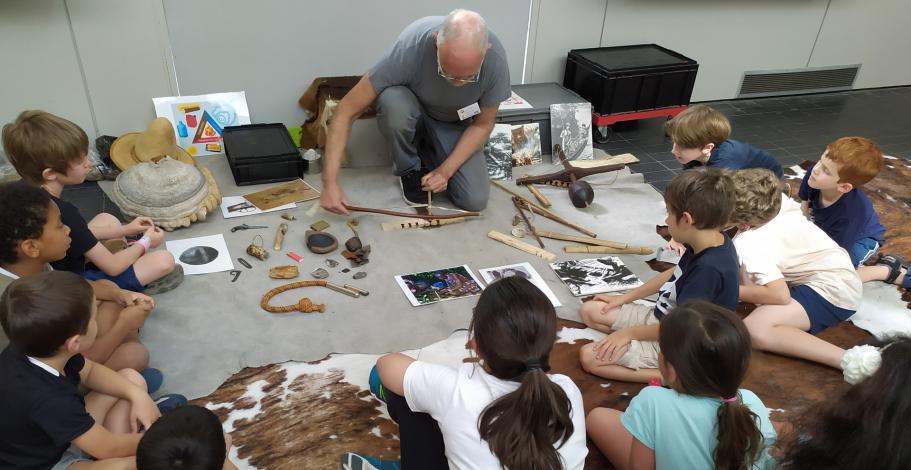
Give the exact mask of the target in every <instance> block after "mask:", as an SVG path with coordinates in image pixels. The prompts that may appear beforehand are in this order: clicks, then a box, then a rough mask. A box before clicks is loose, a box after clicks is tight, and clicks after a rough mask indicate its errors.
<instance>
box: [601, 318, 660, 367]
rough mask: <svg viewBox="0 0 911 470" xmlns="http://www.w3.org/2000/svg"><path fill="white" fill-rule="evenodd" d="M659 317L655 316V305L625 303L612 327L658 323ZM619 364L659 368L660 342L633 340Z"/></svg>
mask: <svg viewBox="0 0 911 470" xmlns="http://www.w3.org/2000/svg"><path fill="white" fill-rule="evenodd" d="M657 324H658V317H656V316H655V307H649V306H647V305H639V304H635V303H632V302H631V303H628V304H623V305H622V306H621V307H620V311H619V312H618V313H617V319H616V320H614V324H613V325H612V326H611V328H612V329H613V330H614V331H616V330H622V329H624V328H629V327H631V326H642V325H657ZM617 364H618V365H621V366H623V367H626V368H628V369H634V370H639V369H657V368H658V342H657V341H639V340H635V339H634V340H632V341H630V343H629V349H627V351H626V353H624V354H623V355H622V356H620V359H618V360H617Z"/></svg>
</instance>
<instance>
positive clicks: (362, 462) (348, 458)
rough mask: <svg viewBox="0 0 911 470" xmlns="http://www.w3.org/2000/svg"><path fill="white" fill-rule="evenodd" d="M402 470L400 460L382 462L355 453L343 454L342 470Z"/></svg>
mask: <svg viewBox="0 0 911 470" xmlns="http://www.w3.org/2000/svg"><path fill="white" fill-rule="evenodd" d="M401 468H402V464H401V462H400V461H398V460H380V459H378V458H376V457H369V456H366V455H361V454H355V453H354V452H345V453H344V454H342V461H341V469H342V470H400V469H401Z"/></svg>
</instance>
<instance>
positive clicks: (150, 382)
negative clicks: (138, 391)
mask: <svg viewBox="0 0 911 470" xmlns="http://www.w3.org/2000/svg"><path fill="white" fill-rule="evenodd" d="M139 374H140V375H142V378H143V379H145V381H146V389H147V391H148V393H149V395H151V394H153V393H155V392H157V391H158V389H159V388H161V384H162V383H164V374H162V373H161V371H160V370H158V369H156V368H154V367H147V368H145V369H143V371H142V372H140V373H139Z"/></svg>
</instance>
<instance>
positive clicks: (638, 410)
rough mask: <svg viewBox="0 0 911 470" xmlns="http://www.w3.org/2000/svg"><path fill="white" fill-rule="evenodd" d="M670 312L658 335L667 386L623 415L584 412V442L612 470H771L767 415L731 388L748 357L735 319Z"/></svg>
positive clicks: (704, 306)
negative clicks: (588, 440) (589, 443)
mask: <svg viewBox="0 0 911 470" xmlns="http://www.w3.org/2000/svg"><path fill="white" fill-rule="evenodd" d="M671 312H672V313H669V314H668V315H666V316H665V318H664V320H663V321H662V322H661V329H660V330H659V333H658V343H659V345H660V347H661V355H660V356H659V358H658V364H659V370H660V372H661V377H662V382H663V383H664V384H665V385H666V386H668V387H670V388H664V387H646V388H645V389H643V390H642V392H640V393H639V395H638V396H636V398H634V399H633V400H632V401H631V402H630V404H629V407H628V408H627V409H626V412H623V413H621V412H620V411H617V410H614V409H609V408H596V409H594V410H592V411H591V413H589V415H588V418H587V420H586V428H587V430H588V434H589V436H590V437H591V439H592V441H594V442H595V444H596V445H597V446H598V448H599V449H601V451H602V452H603V453H604V455H605V456H607V458H608V459H610V461H611V462H612V463H613V464H614V466H616V467H617V468H620V469H627V468H630V469H679V468H686V469H692V470H698V469H732V470H740V469H744V470H745V469H763V468H771V467H772V464H773V462H772V459H771V458H770V457H769V455H768V449H769V448H771V447H772V446H773V445H774V442H775V439H776V433H775V429H774V428H773V427H772V423H771V421H769V410H768V409H766V407H765V406H764V405H763V404H762V402H761V401H760V400H759V398H758V397H757V396H756V395H755V394H754V393H753V392H751V391H749V390H744V389H740V388H739V387H740V384H741V382H743V379H744V376H745V375H746V372H747V368H748V366H749V363H750V354H751V344H750V334H749V332H748V331H747V329H746V326H744V324H743V321H741V320H740V318H739V317H737V316H736V315H735V314H734V313H733V312H731V311H730V310H727V309H725V308H722V307H719V306H717V305H713V304H711V303H708V302H705V301H690V302H687V303H685V304H683V305H681V306H678V307H677V308H675V309H673V310H672V311H671Z"/></svg>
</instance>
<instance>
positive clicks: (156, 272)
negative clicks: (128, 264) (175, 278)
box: [133, 250, 174, 286]
mask: <svg viewBox="0 0 911 470" xmlns="http://www.w3.org/2000/svg"><path fill="white" fill-rule="evenodd" d="M173 270H174V255H172V254H171V253H170V252H168V251H164V250H161V251H153V252H151V253H146V254H144V255H142V256H141V257H139V259H138V260H136V262H135V263H133V271H134V272H135V273H136V279H139V283H140V284H142V285H144V286H147V285H149V283H151V282H153V281H157V280H159V279H161V278H163V277H165V276H167V275H168V274H170V273H171V271H173Z"/></svg>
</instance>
